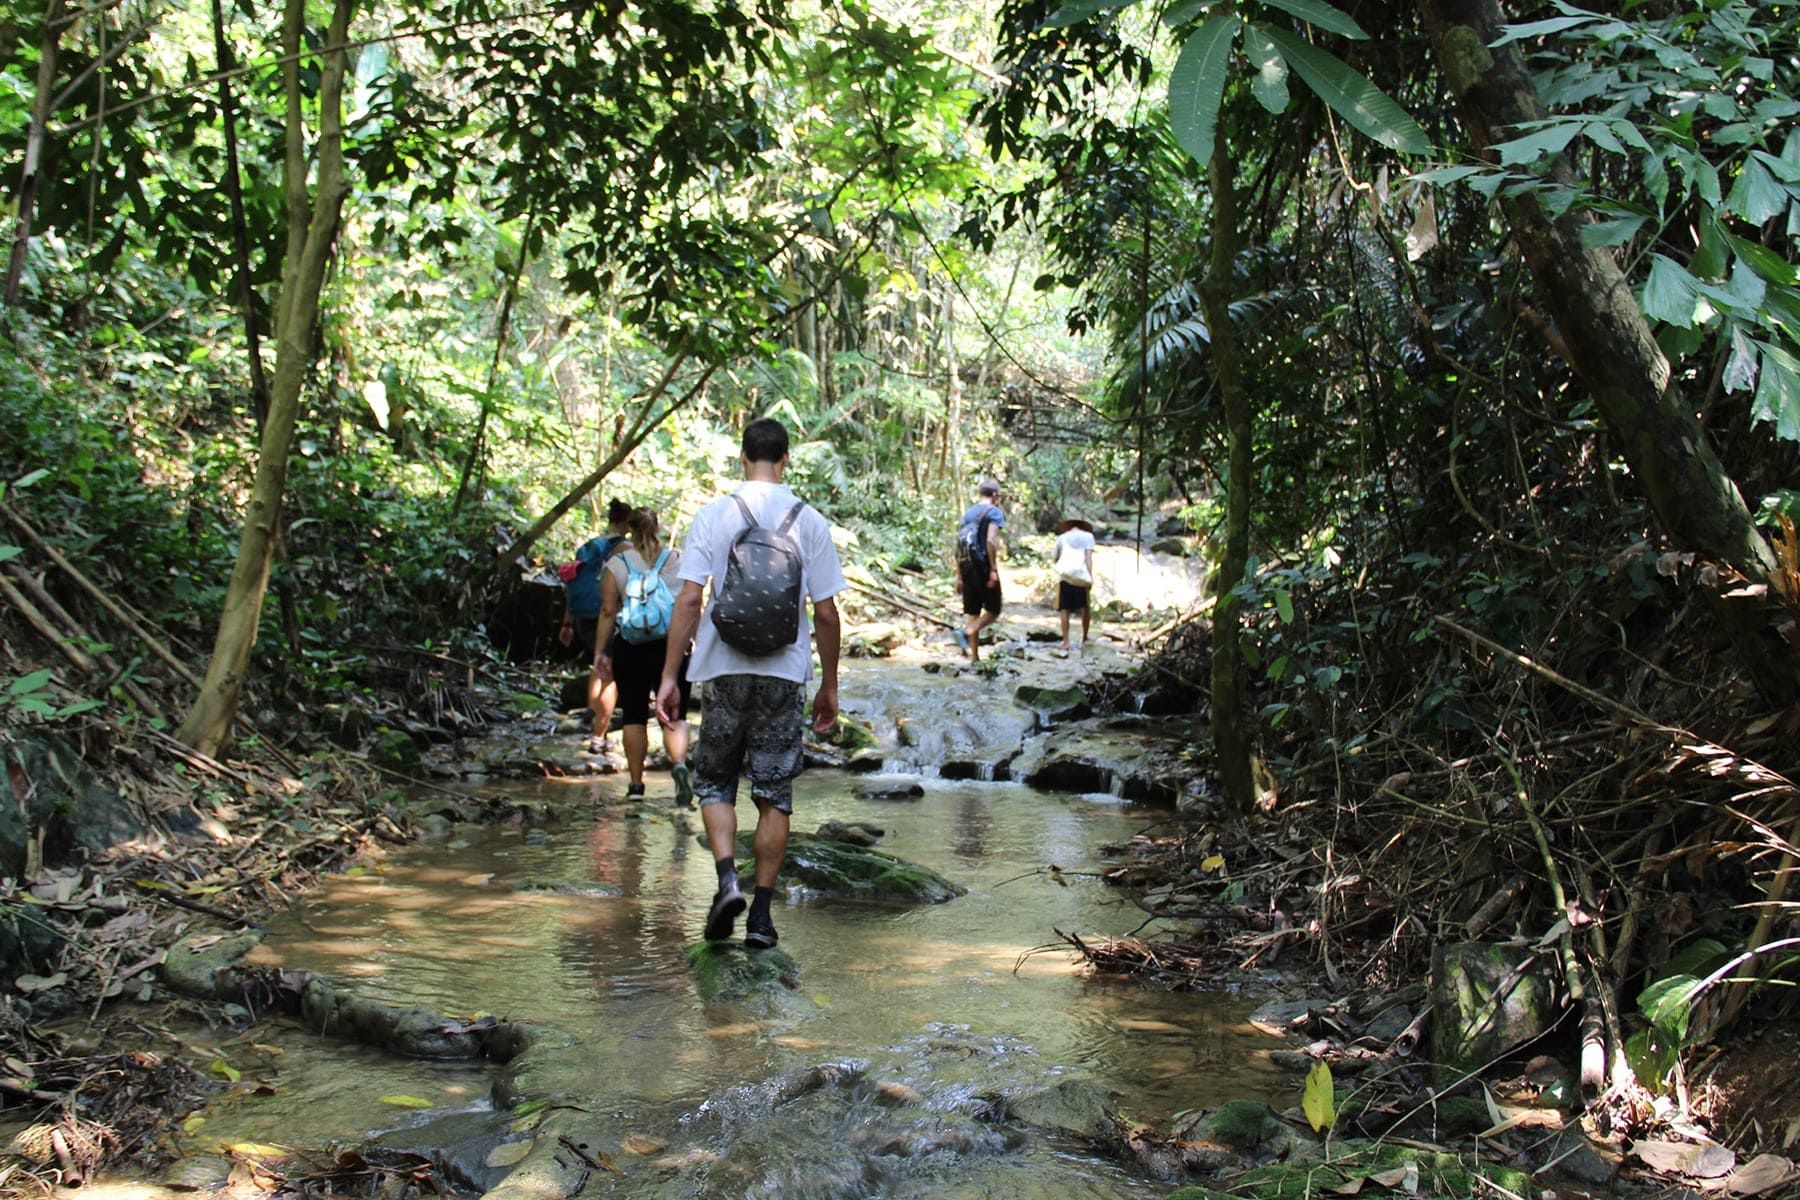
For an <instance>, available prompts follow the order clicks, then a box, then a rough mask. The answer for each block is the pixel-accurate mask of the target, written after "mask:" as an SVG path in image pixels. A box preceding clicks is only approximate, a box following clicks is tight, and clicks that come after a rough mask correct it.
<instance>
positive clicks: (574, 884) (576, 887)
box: [512, 879, 624, 897]
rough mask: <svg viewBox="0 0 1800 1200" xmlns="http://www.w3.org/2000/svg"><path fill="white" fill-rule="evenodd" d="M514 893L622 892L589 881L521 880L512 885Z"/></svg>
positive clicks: (591, 894)
mask: <svg viewBox="0 0 1800 1200" xmlns="http://www.w3.org/2000/svg"><path fill="white" fill-rule="evenodd" d="M512 890H513V891H515V892H542V893H545V894H547V895H552V896H599V897H612V896H622V895H624V892H623V891H622V890H621V889H620V888H619V887H617V886H616V885H614V884H610V883H597V882H595V881H594V880H591V879H521V880H520V881H519V882H517V883H515V884H513V889H512Z"/></svg>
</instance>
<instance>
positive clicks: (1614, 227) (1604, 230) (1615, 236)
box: [1581, 217, 1649, 246]
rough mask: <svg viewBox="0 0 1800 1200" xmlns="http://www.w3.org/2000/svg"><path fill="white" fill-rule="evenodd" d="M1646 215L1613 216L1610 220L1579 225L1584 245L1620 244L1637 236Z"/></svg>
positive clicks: (1645, 219) (1646, 218)
mask: <svg viewBox="0 0 1800 1200" xmlns="http://www.w3.org/2000/svg"><path fill="white" fill-rule="evenodd" d="M1647 220H1649V218H1648V217H1615V218H1613V219H1612V220H1610V221H1594V222H1592V223H1591V224H1588V225H1583V226H1582V227H1581V244H1582V245H1584V246H1622V245H1624V244H1625V243H1626V242H1629V241H1630V240H1631V239H1632V238H1634V237H1636V236H1637V231H1638V230H1640V229H1642V228H1643V227H1644V222H1645V221H1647Z"/></svg>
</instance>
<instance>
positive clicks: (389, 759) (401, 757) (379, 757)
mask: <svg viewBox="0 0 1800 1200" xmlns="http://www.w3.org/2000/svg"><path fill="white" fill-rule="evenodd" d="M369 761H370V762H372V763H374V764H375V765H376V766H378V767H387V768H388V769H389V770H393V771H404V772H410V771H416V770H417V769H418V767H419V743H417V742H415V741H413V738H412V734H410V733H407V732H406V731H405V730H404V729H383V730H381V731H379V732H378V733H376V735H375V740H374V741H373V742H371V743H370V744H369Z"/></svg>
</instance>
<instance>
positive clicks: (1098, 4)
mask: <svg viewBox="0 0 1800 1200" xmlns="http://www.w3.org/2000/svg"><path fill="white" fill-rule="evenodd" d="M1135 3H1137V0H1069V2H1068V3H1067V4H1065V5H1063V6H1062V7H1061V8H1059V9H1057V10H1056V11H1055V12H1053V13H1051V14H1050V15H1049V16H1048V17H1045V18H1044V23H1043V24H1042V25H1041V26H1039V28H1040V29H1060V28H1062V27H1063V26H1064V25H1073V24H1075V23H1076V22H1077V21H1085V20H1087V19H1088V18H1089V17H1093V16H1098V15H1099V14H1101V13H1103V12H1106V11H1108V10H1109V9H1115V8H1130V7H1131V6H1132V5H1133V4H1135Z"/></svg>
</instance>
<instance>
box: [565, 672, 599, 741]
mask: <svg viewBox="0 0 1800 1200" xmlns="http://www.w3.org/2000/svg"><path fill="white" fill-rule="evenodd" d="M590 678H591V676H590V674H589V673H588V672H586V671H583V672H582V673H581V674H579V675H568V676H565V677H564V678H563V681H562V682H561V683H559V684H557V686H556V707H557V710H558V711H559V712H566V713H572V712H582V713H586V714H587V720H588V722H589V726H588V727H591V724H592V722H593V719H594V715H593V713H591V712H589V711H588V706H587V704H588V680H589V679H590Z"/></svg>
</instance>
